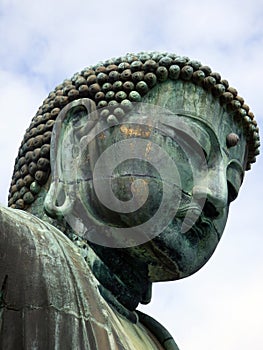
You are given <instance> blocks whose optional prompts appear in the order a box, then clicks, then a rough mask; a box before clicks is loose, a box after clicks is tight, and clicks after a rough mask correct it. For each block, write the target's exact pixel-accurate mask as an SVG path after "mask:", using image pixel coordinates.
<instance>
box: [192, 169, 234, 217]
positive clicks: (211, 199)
mask: <svg viewBox="0 0 263 350" xmlns="http://www.w3.org/2000/svg"><path fill="white" fill-rule="evenodd" d="M192 194H193V198H194V199H195V200H196V201H197V202H198V203H199V204H200V205H201V206H202V207H203V210H204V212H205V214H206V215H208V216H209V217H214V218H218V217H220V215H221V214H222V213H223V209H224V208H225V207H226V206H227V198H228V189H227V180H226V175H225V174H224V172H223V171H222V170H221V171H220V169H214V170H208V173H207V175H206V176H205V177H204V178H202V179H201V180H200V181H198V183H197V184H196V185H195V186H194V187H193V193H192Z"/></svg>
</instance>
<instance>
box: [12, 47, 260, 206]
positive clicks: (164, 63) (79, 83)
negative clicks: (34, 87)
mask: <svg viewBox="0 0 263 350" xmlns="http://www.w3.org/2000/svg"><path fill="white" fill-rule="evenodd" d="M167 80H170V81H174V82H177V81H183V82H188V83H189V84H194V85H196V86H200V87H202V89H203V90H204V91H205V92H206V93H207V94H209V95H211V98H212V99H217V100H218V101H219V102H220V105H221V106H222V108H223V109H224V110H225V111H226V112H227V114H228V115H229V116H231V118H234V120H235V121H236V123H237V124H238V125H239V127H240V129H241V130H242V132H243V133H244V135H245V137H246V140H247V146H248V158H247V164H246V170H249V169H250V167H251V163H253V162H255V160H256V156H257V155H258V154H259V146H260V143H259V130H258V127H257V123H256V121H255V119H254V115H253V113H252V112H251V111H250V109H249V107H248V105H247V104H246V103H245V101H244V99H243V98H242V97H240V96H239V95H238V92H237V90H236V89H235V88H232V87H230V86H229V83H228V82H227V80H225V79H222V78H221V76H220V74H219V73H215V72H213V71H212V70H211V69H210V68H209V67H207V66H204V65H202V64H201V63H200V62H198V61H194V60H191V59H189V58H188V57H181V56H178V55H176V54H169V53H156V52H152V53H139V54H127V55H126V56H124V57H119V58H113V59H110V60H107V61H105V62H103V63H99V64H97V65H95V66H90V67H87V68H85V69H83V70H82V71H81V72H80V73H76V74H75V75H74V76H73V77H72V78H71V79H67V80H65V81H64V82H63V83H62V84H60V85H58V86H57V87H56V88H55V89H54V91H52V92H51V93H50V94H49V95H48V97H47V98H46V99H45V100H44V102H43V104H42V106H41V107H40V108H39V109H38V111H37V113H36V115H35V116H34V117H33V119H32V122H31V124H30V126H29V128H28V129H27V131H26V133H25V136H24V139H23V141H22V143H21V146H20V149H19V153H18V157H17V159H16V162H15V167H14V173H13V177H12V182H11V186H10V191H9V202H8V205H9V206H11V207H12V208H18V209H25V210H26V209H27V208H28V207H29V206H30V205H31V204H32V203H33V202H34V200H35V199H36V197H37V195H38V193H39V192H40V190H41V188H42V187H43V185H45V183H46V182H47V180H48V178H49V175H50V140H51V135H52V129H53V126H54V123H55V121H56V118H57V116H58V114H59V113H60V111H61V110H62V108H63V107H65V106H66V105H67V104H68V103H70V102H71V101H74V100H77V99H79V98H84V97H85V98H90V99H91V100H93V101H94V102H95V104H96V107H97V109H98V110H100V109H101V113H100V117H101V118H105V119H106V120H107V119H109V120H110V118H112V116H114V117H115V118H117V119H118V120H119V121H122V119H123V120H125V113H126V112H127V111H129V110H130V109H132V103H133V102H141V101H144V96H147V94H148V92H149V91H150V90H152V89H154V88H155V86H158V85H159V84H162V83H163V82H165V81H167ZM185 85H186V84H174V86H175V88H179V86H180V88H182V86H185ZM157 104H158V101H157Z"/></svg>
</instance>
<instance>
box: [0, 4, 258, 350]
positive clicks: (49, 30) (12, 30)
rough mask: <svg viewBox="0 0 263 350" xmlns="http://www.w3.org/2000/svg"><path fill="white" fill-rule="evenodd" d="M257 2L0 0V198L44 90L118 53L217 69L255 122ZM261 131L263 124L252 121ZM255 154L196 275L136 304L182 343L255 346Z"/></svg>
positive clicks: (228, 349) (239, 349)
mask: <svg viewBox="0 0 263 350" xmlns="http://www.w3.org/2000/svg"><path fill="white" fill-rule="evenodd" d="M262 23H263V4H262V1H261V0H250V1H243V2H240V1H238V0H221V1H220V2H219V1H214V0H201V1H199V2H196V1H193V0H192V1H190V0H184V1H179V0H174V1H172V0H167V1H166V2H164V1H159V0H152V1H148V0H146V1H139V0H133V2H129V3H128V2H123V1H118V0H112V1H110V2H108V1H103V0H101V1H98V2H96V3H95V2H94V1H89V0H86V1H84V0H75V1H74V2H73V1H68V0H66V1H60V0H58V1H52V0H45V1H42V0H40V1H35V2H33V1H30V0H0V42H1V45H0V106H1V128H0V135H1V138H0V146H1V147H0V157H1V158H0V159H1V164H0V170H1V183H0V185H1V186H0V202H1V203H2V204H6V198H7V190H8V187H9V182H10V179H11V173H12V168H13V164H14V159H15V157H16V154H17V150H18V147H19V144H20V142H21V140H22V137H23V135H24V131H25V129H26V128H27V127H28V125H29V123H30V120H31V118H32V117H33V116H34V114H35V112H36V110H37V108H38V106H39V105H41V103H42V101H43V100H44V98H45V97H46V96H47V94H48V93H49V91H50V90H52V89H53V88H54V87H55V86H56V85H57V84H59V83H60V82H61V81H63V80H64V79H65V78H69V77H71V76H72V75H73V74H74V73H75V72H76V71H80V70H82V69H83V68H84V67H85V66H88V65H91V64H95V63H97V62H98V61H103V60H105V59H108V58H110V57H115V56H121V55H123V54H125V53H126V52H138V51H147V50H154V51H155V50H163V51H170V52H176V53H178V54H181V55H187V56H189V57H191V58H192V59H197V60H199V61H201V62H202V63H203V64H207V65H209V66H210V67H211V68H212V69H213V70H214V71H218V72H220V73H221V75H222V77H224V78H226V79H227V80H228V81H229V82H230V84H231V85H232V86H234V87H236V88H237V89H238V91H239V94H240V95H241V96H242V97H244V98H245V100H246V102H247V104H248V105H249V106H250V107H251V109H252V111H253V112H254V114H255V115H256V118H257V121H258V123H259V125H260V126H262V124H263V110H262V106H261V103H262V88H261V81H262V77H263V63H262V62H263V26H262ZM261 129H262V128H261ZM262 172H263V162H262V160H261V157H259V158H258V162H257V163H256V164H255V165H254V166H253V167H252V171H250V172H247V174H246V177H245V181H244V185H243V186H242V188H241V192H240V195H239V197H238V199H237V200H236V202H234V203H233V205H232V206H231V210H230V218H229V221H228V224H227V228H226V230H225V233H224V235H223V238H222V241H221V242H220V244H219V246H218V248H217V250H216V252H215V254H214V255H213V257H212V258H211V259H210V261H209V262H208V263H207V265H206V266H205V267H204V268H203V269H201V270H200V271H199V272H198V273H196V274H195V275H193V276H192V277H189V278H187V279H185V280H182V281H179V282H169V283H161V284H159V285H156V286H155V287H154V291H153V301H152V303H151V304H150V305H149V306H147V307H143V308H142V310H143V311H144V312H148V313H150V314H151V315H152V316H154V317H155V318H156V319H157V320H158V321H160V322H161V323H162V324H164V325H165V326H166V327H167V328H168V330H169V331H170V332H171V333H172V335H173V336H174V338H175V340H176V341H177V342H178V345H179V346H180V348H181V349H182V350H211V349H213V350H219V349H220V350H222V349H224V350H245V349H246V350H247V348H251V349H253V350H261V348H262V345H261V344H262V342H263V333H262V329H261V325H262V324H263V316H262V315H263V299H262V295H263V279H262V275H263V273H262V272H263V254H262V250H263V248H262V247H263V236H262V234H263V229H262V224H263V223H262V198H263V186H262V177H261V175H262Z"/></svg>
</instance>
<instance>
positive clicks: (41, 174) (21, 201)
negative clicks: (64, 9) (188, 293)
mask: <svg viewBox="0 0 263 350" xmlns="http://www.w3.org/2000/svg"><path fill="white" fill-rule="evenodd" d="M92 134H94V137H93V138H92V139H90V137H91V135H92ZM127 145H128V146H127ZM258 149H259V136H258V127H257V123H256V121H255V119H254V116H253V113H252V112H251V111H250V109H249V107H248V106H247V105H246V104H245V102H244V99H243V98H241V97H240V96H239V95H238V93H237V91H236V89H234V88H232V87H230V86H229V84H228V82H227V81H226V80H224V79H221V76H220V75H219V74H218V73H215V72H212V70H211V69H210V68H209V67H207V66H202V65H201V63H199V62H197V61H192V60H190V59H189V58H187V57H179V56H177V55H175V54H166V53H164V54H162V53H140V54H137V55H135V54H128V55H127V56H125V57H121V58H116V59H112V60H108V61H106V62H104V63H102V64H98V65H97V66H92V67H88V68H86V69H84V70H83V71H82V72H81V73H78V74H75V75H74V76H73V78H72V79H70V80H65V81H64V82H63V83H62V84H61V85H59V86H57V87H56V89H55V90H54V91H53V92H51V93H50V94H49V96H48V98H47V99H46V100H45V101H44V103H43V105H42V106H41V107H40V108H39V110H38V112H37V114H36V115H35V117H34V118H33V119H32V122H31V124H30V127H29V128H28V130H27V131H26V134H25V137H24V140H23V141H22V144H21V147H20V150H19V154H18V157H17V159H16V164H15V169H14V174H13V179H12V183H11V187H10V195H9V206H10V207H11V208H8V209H5V208H1V210H0V232H1V240H0V242H1V243H0V244H1V245H0V252H1V256H2V261H1V265H0V285H1V286H2V289H1V294H0V307H1V308H0V330H1V340H0V344H1V347H2V348H3V349H19V348H22V347H24V348H25V349H33V348H37V349H53V348H58V349H92V350H96V349H100V350H104V349H125V350H133V349H137V350H141V349H149V350H150V349H152V350H154V349H170V350H172V349H178V348H177V345H176V344H175V342H174V340H173V339H172V337H171V336H170V335H169V333H168V332H167V331H166V330H165V329H164V328H163V327H162V326H161V325H160V324H158V323H157V322H156V321H155V320H153V319H152V318H150V317H149V316H147V315H143V314H142V313H140V312H138V311H136V308H137V306H138V304H139V303H149V302H150V300H151V285H152V283H153V282H158V281H168V280H177V279H180V278H184V277H187V276H189V275H191V274H193V273H195V272H196V271H197V270H198V269H200V268H201V267H202V266H203V265H204V264H205V263H206V262H207V261H208V259H209V258H210V257H211V255H212V254H213V252H214V250H215V249H216V246H217V244H218V242H219V240H220V238H221V235H222V233H223V230H224V227H225V223H226V220H227V216H228V209H229V205H230V203H231V202H232V201H233V200H234V199H235V198H236V197H237V195H238V192H239V188H240V186H241V184H242V181H243V176H244V172H245V170H248V169H249V168H250V165H251V163H253V162H254V161H255V157H256V155H257V154H258ZM127 155H128V157H127ZM125 157H126V158H125ZM115 164H116V166H115ZM109 169H112V173H110V172H109ZM109 181H110V189H109V188H107V184H108V183H109ZM99 193H100V194H99ZM103 196H104V197H103ZM113 197H116V198H117V200H116V201H115V199H114V198H113ZM166 197H167V198H168V199H167V198H166ZM102 198H104V199H105V198H106V201H107V200H108V202H107V203H106V202H103V201H102ZM109 199H110V200H109ZM159 207H161V208H162V210H161V211H158V208H159ZM131 208H132V209H131ZM17 209H23V210H24V211H23V210H22V211H21V210H17ZM158 215H159V216H158ZM167 218H168V221H165V220H167ZM148 222H149V223H150V224H147V223H148ZM147 225H148V226H147ZM133 228H135V229H134V230H131V229H133Z"/></svg>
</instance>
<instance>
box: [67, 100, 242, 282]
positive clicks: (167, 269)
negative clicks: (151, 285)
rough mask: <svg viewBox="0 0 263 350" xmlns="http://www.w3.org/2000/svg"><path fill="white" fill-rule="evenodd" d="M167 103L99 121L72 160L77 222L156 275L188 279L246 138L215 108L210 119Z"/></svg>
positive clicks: (236, 175)
mask: <svg viewBox="0 0 263 350" xmlns="http://www.w3.org/2000/svg"><path fill="white" fill-rule="evenodd" d="M159 102H160V100H159ZM173 103H174V102H172V103H169V101H168V103H166V104H163V105H164V108H163V107H162V108H159V107H147V105H145V106H146V107H145V106H144V107H143V108H142V109H141V108H138V109H137V110H136V108H135V110H133V111H131V112H130V113H129V114H128V115H127V116H126V118H125V119H124V120H123V121H122V122H120V123H116V125H113V126H111V127H107V128H105V127H101V126H100V127H99V128H97V131H96V132H95V134H96V137H95V138H93V140H92V141H91V142H90V140H91V138H90V137H87V135H84V136H83V137H82V138H81V140H80V143H79V145H80V147H79V149H80V150H79V151H78V152H77V156H76V157H75V159H77V163H76V164H77V168H75V169H74V172H75V173H76V176H75V180H77V181H76V182H77V184H78V185H77V188H78V190H77V192H78V194H77V197H78V200H77V204H76V205H75V208H74V210H73V212H74V213H73V214H72V215H73V217H76V216H78V223H77V224H76V225H75V229H76V227H77V226H81V230H82V232H84V231H85V237H86V238H88V239H89V240H91V241H92V242H94V243H96V244H101V245H105V246H108V247H109V246H110V247H112V248H114V247H117V248H119V247H120V248H126V249H127V250H128V251H129V253H130V254H132V255H134V256H135V257H136V258H138V259H141V260H143V261H145V262H147V263H148V265H149V275H150V278H151V280H152V281H160V280H170V279H179V278H183V277H186V276H189V275H191V274H192V273H194V272H195V271H197V270H198V269H199V268H200V267H202V266H203V265H204V264H205V263H206V262H207V260H208V259H209V258H210V256H211V255H212V253H213V252H214V250H215V248H216V246H217V244H218V242H219V240H220V238H221V235H222V233H223V230H224V227H225V224H226V220H227V216H228V209H229V204H230V202H231V201H233V200H234V199H235V198H236V196H237V194H238V191H239V188H240V186H241V183H242V179H243V172H244V163H245V153H246V142H245V139H244V136H243V134H242V131H241V130H240V129H239V128H238V125H237V124H236V123H235V122H234V121H233V120H232V119H231V118H230V117H229V118H228V120H227V119H226V115H225V114H226V113H225V112H222V111H221V109H220V106H217V107H216V108H214V110H213V113H215V111H217V109H218V108H219V111H220V113H221V114H220V113H217V115H210V116H207V115H203V114H201V113H199V111H198V110H197V111H196V110H194V111H193V109H192V111H191V110H190V111H189V108H188V107H189V106H185V108H180V109H178V108H175V107H174V104H173ZM224 113H225V114H224ZM219 119H220V120H219ZM213 120H214V121H215V122H214V123H213ZM98 123H99V122H98ZM98 123H97V124H96V122H95V123H94V125H98ZM101 125H103V123H102V124H101ZM92 127H93V130H94V126H92ZM100 129H101V130H102V131H101V132H98V130H100ZM89 134H90V133H89ZM95 134H94V135H95ZM230 146H231V147H230ZM74 164H75V163H74ZM72 215H71V218H70V220H69V221H71V222H72ZM79 219H80V220H79ZM73 221H74V220H73ZM80 223H81V224H80ZM83 224H84V226H85V227H86V230H84V231H83Z"/></svg>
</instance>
